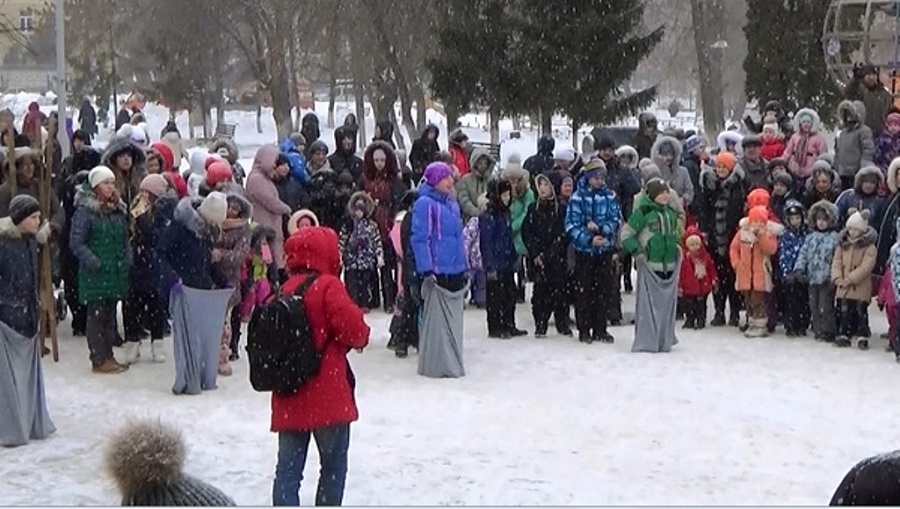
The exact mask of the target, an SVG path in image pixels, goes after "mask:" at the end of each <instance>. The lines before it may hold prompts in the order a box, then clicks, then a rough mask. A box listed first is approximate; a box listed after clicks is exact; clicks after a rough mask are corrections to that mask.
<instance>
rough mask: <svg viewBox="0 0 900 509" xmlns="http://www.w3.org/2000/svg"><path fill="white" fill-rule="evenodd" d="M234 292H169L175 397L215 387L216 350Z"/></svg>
mask: <svg viewBox="0 0 900 509" xmlns="http://www.w3.org/2000/svg"><path fill="white" fill-rule="evenodd" d="M233 291H234V290H232V289H225V290H198V289H196V288H188V287H187V286H182V287H181V289H180V290H178V291H174V290H173V291H172V293H171V297H170V299H169V313H170V314H171V315H172V346H173V349H174V351H175V385H173V386H172V392H173V393H175V394H200V391H210V390H213V389H215V388H216V375H217V374H218V368H219V350H220V349H221V347H222V332H223V331H224V329H225V313H226V312H227V311H228V300H229V299H230V298H231V294H232V293H233Z"/></svg>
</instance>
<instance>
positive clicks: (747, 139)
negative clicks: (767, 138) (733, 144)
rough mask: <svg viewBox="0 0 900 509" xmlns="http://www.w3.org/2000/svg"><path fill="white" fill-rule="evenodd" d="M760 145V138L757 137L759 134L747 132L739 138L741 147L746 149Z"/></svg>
mask: <svg viewBox="0 0 900 509" xmlns="http://www.w3.org/2000/svg"><path fill="white" fill-rule="evenodd" d="M761 145H762V140H760V139H759V136H757V135H755V134H748V135H747V136H744V137H743V138H742V139H741V147H743V148H744V149H746V148H747V147H759V146H761Z"/></svg>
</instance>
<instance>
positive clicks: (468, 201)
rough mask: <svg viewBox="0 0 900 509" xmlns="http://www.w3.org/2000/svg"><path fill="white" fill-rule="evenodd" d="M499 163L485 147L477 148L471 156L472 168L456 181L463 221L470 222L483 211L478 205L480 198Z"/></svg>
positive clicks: (470, 163)
mask: <svg viewBox="0 0 900 509" xmlns="http://www.w3.org/2000/svg"><path fill="white" fill-rule="evenodd" d="M495 164H497V163H496V161H494V158H493V157H491V154H490V153H488V151H487V150H485V149H483V148H475V149H474V150H473V151H472V155H471V156H470V157H469V165H470V166H471V168H472V171H470V172H469V173H468V174H467V175H466V176H464V177H463V178H461V179H459V182H457V183H456V201H458V202H459V208H460V210H461V211H462V215H463V223H468V222H469V220H470V219H472V218H473V217H478V216H479V215H481V213H482V212H483V211H482V210H481V209H479V207H478V198H479V197H480V196H482V195H484V194H485V193H487V184H488V180H490V178H491V173H492V172H493V170H494V165H495Z"/></svg>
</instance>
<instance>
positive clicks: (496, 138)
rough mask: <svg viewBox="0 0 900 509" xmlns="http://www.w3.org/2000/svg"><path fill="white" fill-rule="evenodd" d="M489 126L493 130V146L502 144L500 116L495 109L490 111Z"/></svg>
mask: <svg viewBox="0 0 900 509" xmlns="http://www.w3.org/2000/svg"><path fill="white" fill-rule="evenodd" d="M488 124H489V125H490V130H491V145H499V144H500V115H498V114H497V113H496V112H495V111H494V110H493V109H491V110H488Z"/></svg>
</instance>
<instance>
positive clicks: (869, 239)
mask: <svg viewBox="0 0 900 509" xmlns="http://www.w3.org/2000/svg"><path fill="white" fill-rule="evenodd" d="M839 242H840V245H841V247H849V246H851V245H853V244H856V247H859V248H866V247H869V246H871V245H873V244H875V243H876V242H878V232H876V231H875V228H872V227H871V226H869V227H868V228H866V231H865V233H863V234H862V235H860V236H859V237H857V238H856V239H855V240H854V239H851V238H850V233H849V232H848V231H847V228H844V229H843V230H841V237H840V241H839Z"/></svg>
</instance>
